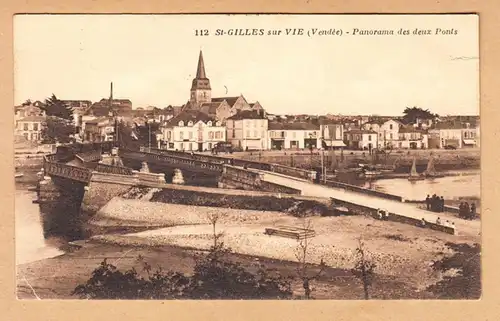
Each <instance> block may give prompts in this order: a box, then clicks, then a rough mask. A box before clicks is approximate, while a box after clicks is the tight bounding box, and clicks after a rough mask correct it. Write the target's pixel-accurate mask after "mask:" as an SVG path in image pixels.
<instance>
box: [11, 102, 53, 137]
mask: <svg viewBox="0 0 500 321" xmlns="http://www.w3.org/2000/svg"><path fill="white" fill-rule="evenodd" d="M41 106H42V103H41V102H38V101H37V102H34V103H30V104H26V105H22V106H16V107H15V108H14V112H15V114H14V126H15V127H14V135H16V136H22V137H24V138H25V139H26V140H29V141H34V142H38V141H41V140H42V130H43V128H44V127H45V125H46V121H47V116H46V113H45V110H43V109H42V108H41Z"/></svg>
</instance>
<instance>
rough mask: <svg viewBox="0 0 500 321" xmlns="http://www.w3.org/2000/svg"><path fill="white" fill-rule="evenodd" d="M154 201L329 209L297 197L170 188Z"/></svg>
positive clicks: (290, 209) (300, 210)
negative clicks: (217, 192) (229, 193)
mask: <svg viewBox="0 0 500 321" xmlns="http://www.w3.org/2000/svg"><path fill="white" fill-rule="evenodd" d="M151 201H153V202H163V203H172V204H183V205H194V206H212V207H223V208H234V209H245V210H256V211H277V212H287V213H289V214H291V215H294V216H303V215H304V214H311V213H314V214H317V213H319V214H322V213H324V212H325V211H328V207H327V206H326V205H324V204H322V203H319V202H315V201H309V200H303V201H299V200H297V199H295V198H277V197H272V196H254V197H248V196H242V195H223V194H213V193H207V192H196V193H193V192H192V191H183V190H168V189H163V190H161V191H158V192H156V193H154V194H153V197H152V198H151Z"/></svg>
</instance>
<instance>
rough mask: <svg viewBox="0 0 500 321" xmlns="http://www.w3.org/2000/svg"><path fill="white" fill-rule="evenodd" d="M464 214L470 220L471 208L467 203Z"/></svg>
mask: <svg viewBox="0 0 500 321" xmlns="http://www.w3.org/2000/svg"><path fill="white" fill-rule="evenodd" d="M464 213H465V215H466V216H465V218H466V219H468V218H469V217H470V207H469V203H468V202H465V204H464Z"/></svg>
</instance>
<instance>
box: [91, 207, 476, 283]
mask: <svg viewBox="0 0 500 321" xmlns="http://www.w3.org/2000/svg"><path fill="white" fill-rule="evenodd" d="M152 213H154V214H152ZM213 213H219V214H220V215H221V219H220V221H219V222H218V224H217V230H218V231H219V232H223V233H224V242H225V244H226V245H227V246H229V247H230V248H232V249H233V251H235V252H236V253H240V254H244V255H251V256H262V257H267V258H271V259H277V260H285V261H294V260H295V259H296V258H295V251H296V249H297V247H298V243H297V241H296V240H293V239H287V238H281V237H275V236H268V235H266V234H264V230H265V228H267V227H273V226H279V225H284V226H295V227H301V226H303V221H304V220H303V219H301V218H296V217H292V216H289V215H286V214H284V213H279V212H267V211H249V210H235V209H222V208H213V207H193V206H187V205H178V204H165V203H154V202H147V201H141V200H123V199H118V198H116V199H113V200H112V201H111V202H110V203H108V205H106V206H105V207H104V208H103V209H102V210H101V211H100V212H99V213H98V214H97V215H96V217H95V218H94V219H93V224H95V225H98V226H100V227H116V226H123V225H124V224H130V222H134V223H133V226H138V225H140V224H143V226H146V225H149V226H151V227H155V229H153V230H146V231H142V232H137V233H128V234H120V235H116V234H115V235H98V236H94V237H93V238H92V240H94V241H99V242H104V243H110V244H118V245H136V246H137V245H140V246H165V245H169V246H180V247H186V248H194V249H208V248H209V246H210V245H211V242H212V238H211V236H212V229H211V226H210V225H209V224H208V216H209V215H211V214H213ZM118 218H120V219H118ZM308 220H310V222H311V224H312V226H313V229H314V230H315V231H316V237H314V238H313V239H311V241H310V251H309V252H310V253H309V261H310V262H311V263H319V262H320V260H321V259H323V260H324V261H325V262H326V264H327V265H329V266H335V267H337V268H342V269H350V268H352V266H353V264H354V250H355V249H356V246H357V244H358V239H359V237H362V239H363V240H364V242H365V243H366V247H367V250H368V251H369V252H371V253H372V256H373V258H374V259H375V260H377V261H378V262H379V266H378V271H379V273H382V274H384V275H391V276H397V277H402V278H405V279H406V280H407V282H409V283H411V284H412V285H414V286H417V285H418V286H421V287H422V286H426V285H427V283H432V282H434V281H436V280H438V279H439V278H440V277H441V275H439V274H436V273H434V271H432V268H431V267H430V266H431V264H432V262H433V261H435V260H439V259H441V258H443V257H446V256H450V255H452V254H453V251H452V250H450V249H449V248H448V247H447V246H446V243H447V242H451V243H458V242H463V243H467V244H474V243H479V242H480V240H479V236H471V235H468V236H455V235H448V234H445V233H441V232H437V231H432V230H428V229H421V228H416V227H414V226H409V225H405V224H400V223H394V222H386V221H378V220H374V219H371V218H367V217H363V216H349V217H318V216H315V217H310V218H308ZM160 226H164V227H163V228H158V227H160ZM422 280H428V282H426V283H425V284H423V283H422Z"/></svg>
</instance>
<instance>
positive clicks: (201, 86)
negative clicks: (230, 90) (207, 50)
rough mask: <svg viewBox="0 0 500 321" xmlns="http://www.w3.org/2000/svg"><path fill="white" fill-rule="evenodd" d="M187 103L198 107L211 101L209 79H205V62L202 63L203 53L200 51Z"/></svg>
mask: <svg viewBox="0 0 500 321" xmlns="http://www.w3.org/2000/svg"><path fill="white" fill-rule="evenodd" d="M189 101H190V102H191V103H192V104H194V105H198V106H199V105H200V104H202V103H209V102H211V101H212V88H211V87H210V79H208V78H207V75H206V72H205V62H204V61H203V52H202V51H201V50H200V56H199V58H198V68H197V69H196V78H194V79H193V83H192V85H191V96H190V99H189Z"/></svg>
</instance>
